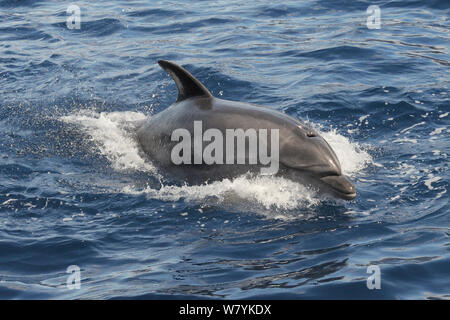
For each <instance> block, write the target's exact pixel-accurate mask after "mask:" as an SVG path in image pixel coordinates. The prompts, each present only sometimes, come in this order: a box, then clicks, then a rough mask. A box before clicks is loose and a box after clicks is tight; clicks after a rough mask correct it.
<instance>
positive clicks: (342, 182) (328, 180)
mask: <svg viewBox="0 0 450 320" xmlns="http://www.w3.org/2000/svg"><path fill="white" fill-rule="evenodd" d="M320 180H321V181H322V182H323V183H325V184H326V185H327V186H329V187H330V188H331V190H332V191H333V192H334V193H335V194H336V195H337V196H338V197H340V198H342V199H345V200H352V199H354V198H355V197H356V188H355V186H354V185H353V183H351V182H350V180H349V179H348V178H347V177H346V176H344V175H339V176H326V177H322V178H320Z"/></svg>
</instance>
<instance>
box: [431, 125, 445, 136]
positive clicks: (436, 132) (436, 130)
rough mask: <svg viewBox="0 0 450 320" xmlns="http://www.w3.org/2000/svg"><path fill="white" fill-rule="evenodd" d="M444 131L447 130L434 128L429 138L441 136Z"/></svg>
mask: <svg viewBox="0 0 450 320" xmlns="http://www.w3.org/2000/svg"><path fill="white" fill-rule="evenodd" d="M445 129H447V128H445V127H444V128H436V129H434V130H433V131H432V132H431V133H430V136H434V135H438V134H441V133H442V132H443V131H445Z"/></svg>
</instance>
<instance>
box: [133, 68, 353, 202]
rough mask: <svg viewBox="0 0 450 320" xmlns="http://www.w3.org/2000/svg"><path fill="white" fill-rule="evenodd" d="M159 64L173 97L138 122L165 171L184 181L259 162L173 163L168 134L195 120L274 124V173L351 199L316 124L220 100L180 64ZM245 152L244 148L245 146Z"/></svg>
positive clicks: (227, 125) (143, 141)
mask: <svg viewBox="0 0 450 320" xmlns="http://www.w3.org/2000/svg"><path fill="white" fill-rule="evenodd" d="M158 64H159V65H160V66H161V67H162V68H163V69H164V70H165V71H166V72H167V73H168V74H170V76H171V77H172V78H173V80H174V81H175V84H176V85H177V88H178V98H177V100H176V102H175V103H173V104H172V105H171V106H170V107H168V108H167V109H165V110H164V111H161V112H159V113H157V114H156V115H153V116H152V117H150V118H148V119H146V120H144V122H143V123H142V124H141V125H140V126H138V128H137V132H136V133H137V134H136V136H137V140H138V143H139V145H140V147H141V149H142V151H143V152H144V153H145V154H146V155H147V156H148V157H149V158H150V159H151V161H152V162H153V163H155V164H156V165H157V166H158V167H160V168H161V169H163V170H164V171H165V172H166V173H168V174H169V175H173V176H176V177H181V178H182V179H184V181H185V182H188V183H200V182H202V181H203V182H205V181H207V180H217V179H223V178H231V177H236V176H238V175H241V174H244V173H246V172H255V168H257V167H258V166H260V165H250V164H239V165H238V164H205V163H197V164H194V163H191V164H184V163H183V164H178V165H177V164H174V163H173V161H172V159H171V150H172V148H173V147H174V146H175V145H176V143H177V142H176V141H173V139H172V134H173V132H174V130H176V129H179V128H184V129H186V130H187V131H189V132H190V133H192V134H194V122H195V121H201V122H202V125H203V130H207V129H209V128H215V129H218V130H220V132H222V133H225V131H226V130H227V129H236V128H240V129H243V130H247V129H250V128H252V129H266V130H270V129H278V133H279V156H278V157H279V160H278V161H279V164H278V165H279V170H278V172H277V175H280V176H284V177H286V178H288V179H291V180H295V181H296V182H299V183H302V184H306V185H311V186H313V187H314V188H315V189H316V190H318V191H319V192H320V193H325V194H331V195H333V196H335V197H338V198H341V199H345V200H352V199H354V198H355V197H356V189H355V187H354V185H353V184H352V182H351V181H350V180H349V179H348V178H347V177H346V176H345V175H343V174H342V170H341V165H340V163H339V160H338V158H337V156H336V154H335V152H334V151H333V149H332V148H331V147H330V145H329V144H328V143H327V142H326V141H325V139H324V138H322V137H321V136H320V135H319V134H318V133H317V132H316V131H315V130H313V129H312V128H310V127H308V126H306V125H305V124H304V123H302V122H300V121H299V120H297V119H295V118H293V117H290V116H288V115H286V114H284V113H281V112H279V111H276V110H273V109H270V108H266V107H262V106H259V105H255V104H249V103H243V102H236V101H229V100H223V99H219V98H216V97H214V96H213V95H212V94H211V92H209V90H208V89H207V88H206V87H205V86H204V85H203V84H202V83H201V82H200V81H199V80H197V79H196V78H195V77H194V76H193V75H192V74H190V73H189V72H188V71H187V70H185V69H184V68H183V67H181V66H179V65H177V64H175V63H173V62H169V61H166V60H159V61H158ZM246 156H247V157H248V150H247V151H246Z"/></svg>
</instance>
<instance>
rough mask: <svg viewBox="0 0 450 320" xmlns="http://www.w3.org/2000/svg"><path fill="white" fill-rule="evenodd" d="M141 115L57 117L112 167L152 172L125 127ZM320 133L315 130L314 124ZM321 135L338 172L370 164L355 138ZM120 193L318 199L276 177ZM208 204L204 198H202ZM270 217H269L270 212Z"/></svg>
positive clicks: (305, 202)
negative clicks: (81, 133)
mask: <svg viewBox="0 0 450 320" xmlns="http://www.w3.org/2000/svg"><path fill="white" fill-rule="evenodd" d="M145 118H146V116H145V115H144V114H142V113H138V112H111V113H107V112H101V113H99V112H95V111H82V112H79V113H77V114H74V115H70V116H65V117H63V118H62V120H63V121H65V122H67V123H71V124H77V125H79V126H80V127H81V128H82V130H84V131H85V132H86V133H87V134H88V135H89V136H90V137H92V140H93V142H94V143H95V144H96V145H97V147H98V149H99V152H100V153H101V154H102V155H104V156H105V157H107V159H108V160H109V161H110V162H111V166H112V167H113V168H114V169H116V170H130V169H132V170H143V171H146V172H150V173H153V174H156V170H155V168H154V166H153V165H152V164H151V163H149V162H148V161H147V160H146V159H144V158H142V157H141V156H140V153H139V151H138V150H139V148H138V145H137V142H136V140H135V139H134V137H133V134H132V133H131V131H132V130H129V129H130V128H132V127H133V123H135V122H136V121H141V120H144V119H145ZM318 131H319V132H320V131H321V130H320V129H318ZM321 135H322V136H323V137H324V138H325V140H327V142H328V143H329V144H330V145H331V147H332V148H333V150H334V151H335V152H336V154H337V156H338V158H339V160H340V162H341V167H342V171H343V173H344V174H346V175H349V176H355V175H356V173H358V172H360V171H361V170H362V169H364V168H365V167H366V166H367V165H369V164H373V161H372V158H371V156H370V155H369V154H368V153H367V151H365V150H364V148H363V147H362V146H360V145H359V144H358V143H355V142H351V141H350V140H349V139H348V138H346V137H344V136H342V135H340V134H339V133H337V131H336V130H335V129H334V130H331V131H322V132H321ZM119 189H120V192H124V193H128V194H145V195H147V196H148V197H149V198H153V199H159V200H163V201H178V200H180V199H185V200H187V201H200V202H204V201H205V200H213V201H217V202H221V203H224V202H227V203H228V202H229V201H230V200H231V202H233V203H243V202H244V203H247V204H248V206H250V207H252V206H253V205H254V204H259V205H260V206H261V207H263V208H266V209H275V211H277V210H276V209H283V210H291V209H295V208H298V207H302V208H305V207H310V206H314V205H316V204H318V203H319V202H320V201H321V200H320V199H319V198H318V197H317V196H316V193H315V191H313V190H310V189H308V188H307V187H306V186H303V185H301V184H299V183H296V182H293V181H290V180H288V179H285V178H281V177H269V176H259V177H250V176H240V177H237V178H235V179H232V180H229V179H224V180H222V181H216V182H211V183H207V184H203V185H199V186H187V185H184V186H174V185H162V186H161V187H160V188H157V187H150V186H147V187H144V188H143V187H139V186H134V185H128V186H125V187H120V188H119ZM208 203H209V201H208ZM274 217H275V216H274Z"/></svg>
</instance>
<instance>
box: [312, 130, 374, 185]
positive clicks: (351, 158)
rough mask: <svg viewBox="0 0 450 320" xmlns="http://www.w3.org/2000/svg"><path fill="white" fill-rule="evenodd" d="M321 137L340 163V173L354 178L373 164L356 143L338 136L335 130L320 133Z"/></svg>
mask: <svg viewBox="0 0 450 320" xmlns="http://www.w3.org/2000/svg"><path fill="white" fill-rule="evenodd" d="M319 131H321V130H319ZM320 134H321V135H322V137H323V138H324V139H325V140H326V141H327V142H328V143H329V144H330V146H331V148H332V149H333V150H334V152H335V153H336V155H337V157H338V159H339V162H340V163H341V169H342V173H344V174H346V175H349V176H354V175H355V174H356V173H358V172H359V171H361V170H362V169H364V168H365V167H367V166H368V165H370V164H374V163H373V160H372V157H371V156H370V154H369V153H368V152H367V151H366V150H364V148H363V147H362V146H361V145H360V144H358V143H357V142H350V140H349V139H348V138H346V137H344V136H343V135H340V134H339V133H338V132H337V130H336V129H332V130H330V131H321V132H320Z"/></svg>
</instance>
